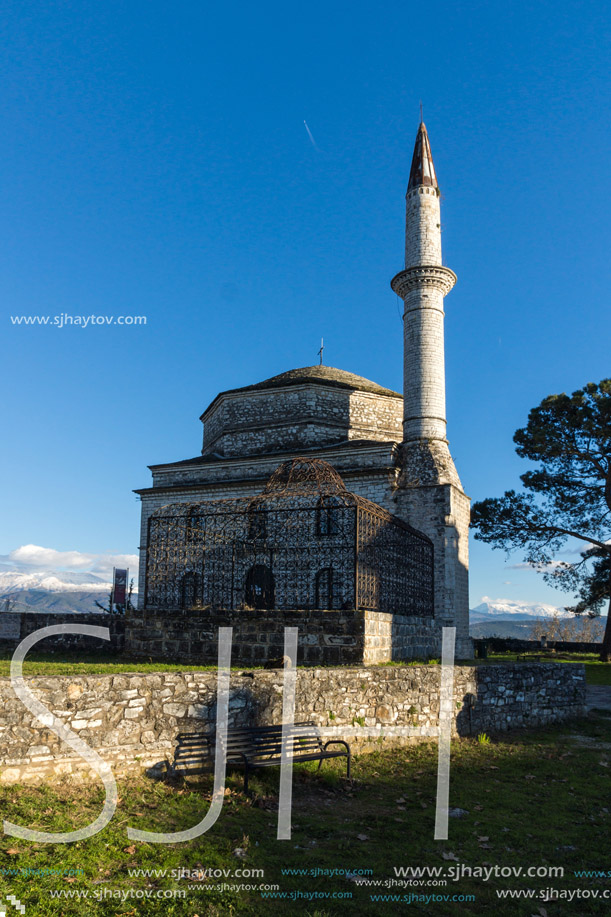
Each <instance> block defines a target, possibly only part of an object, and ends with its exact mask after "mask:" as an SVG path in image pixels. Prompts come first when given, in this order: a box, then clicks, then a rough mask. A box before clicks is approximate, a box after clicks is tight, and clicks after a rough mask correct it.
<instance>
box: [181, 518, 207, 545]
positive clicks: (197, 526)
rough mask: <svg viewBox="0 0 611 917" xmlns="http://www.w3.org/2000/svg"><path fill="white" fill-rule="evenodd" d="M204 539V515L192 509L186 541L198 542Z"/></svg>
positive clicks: (188, 542) (187, 542)
mask: <svg viewBox="0 0 611 917" xmlns="http://www.w3.org/2000/svg"><path fill="white" fill-rule="evenodd" d="M203 540H204V517H203V516H200V515H198V513H197V511H196V510H191V512H190V513H189V515H188V516H187V526H186V530H185V543H186V544H198V543H200V544H201V543H202V542H203Z"/></svg>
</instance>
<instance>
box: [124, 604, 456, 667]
mask: <svg viewBox="0 0 611 917" xmlns="http://www.w3.org/2000/svg"><path fill="white" fill-rule="evenodd" d="M229 626H231V627H232V628H233V642H232V651H231V660H232V664H233V665H264V664H265V663H266V662H270V661H272V660H277V659H278V658H280V657H282V655H283V652H284V629H285V627H298V628H299V641H298V648H297V663H298V664H299V665H358V664H359V663H364V664H365V665H371V664H374V663H379V662H393V661H400V660H404V659H422V660H428V659H429V658H430V657H433V656H439V655H440V653H441V628H440V625H439V624H438V623H437V622H436V621H435V619H434V618H426V617H422V618H421V617H410V616H406V615H391V614H382V613H381V612H377V611H354V610H349V611H322V610H312V609H309V610H301V611H274V610H269V611H252V610H250V611H248V610H247V611H245V610H239V609H238V610H235V611H223V612H213V611H201V612H198V611H186V612H178V611H167V612H153V611H137V612H133V613H130V615H129V617H128V620H127V632H126V638H125V652H126V653H127V654H128V655H129V656H130V657H132V656H134V657H139V658H147V659H148V658H152V659H180V660H181V662H197V663H199V664H201V663H202V662H211V663H216V661H217V658H218V628H219V627H229Z"/></svg>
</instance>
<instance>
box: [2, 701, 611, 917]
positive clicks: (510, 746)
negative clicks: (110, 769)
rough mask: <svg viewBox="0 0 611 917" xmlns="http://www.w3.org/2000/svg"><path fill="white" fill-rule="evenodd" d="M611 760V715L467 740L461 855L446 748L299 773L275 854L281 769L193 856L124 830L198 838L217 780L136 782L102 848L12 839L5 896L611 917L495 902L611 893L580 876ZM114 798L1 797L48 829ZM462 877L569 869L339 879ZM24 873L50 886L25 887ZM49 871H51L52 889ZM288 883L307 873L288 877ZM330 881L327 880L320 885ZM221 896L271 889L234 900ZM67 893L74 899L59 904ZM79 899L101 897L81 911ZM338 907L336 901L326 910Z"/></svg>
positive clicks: (55, 906)
mask: <svg viewBox="0 0 611 917" xmlns="http://www.w3.org/2000/svg"><path fill="white" fill-rule="evenodd" d="M610 752H611V719H609V718H605V717H600V716H598V717H592V716H591V717H589V718H588V719H587V720H580V721H576V722H571V723H566V724H562V725H558V726H556V727H553V728H549V729H546V730H541V731H537V732H520V733H514V734H507V735H505V736H504V737H502V738H499V739H494V740H492V741H490V743H489V744H482V743H480V742H478V741H477V740H476V739H461V740H458V741H456V742H454V743H453V746H452V769H451V786H450V805H451V806H452V807H459V808H460V809H462V810H464V814H463V815H462V816H461V817H453V818H451V819H450V824H449V839H448V840H447V841H435V840H434V839H433V830H434V817H435V793H436V762H437V747H436V745H435V744H434V743H430V744H425V745H419V746H414V747H411V748H404V749H388V750H380V751H379V752H376V753H373V754H369V755H361V756H357V757H356V760H355V762H354V774H353V777H354V779H353V780H352V781H351V782H348V781H347V780H345V778H344V777H343V776H342V775H343V768H342V765H341V764H340V763H339V762H338V763H337V764H336V763H335V762H326V763H325V764H324V766H323V769H322V771H321V772H319V773H317V772H316V770H315V765H307V764H306V765H299V766H296V767H295V773H294V799H293V833H292V837H291V839H290V840H284V841H279V840H276V824H277V805H278V797H277V787H278V770H277V769H275V768H274V769H270V770H269V771H266V772H263V773H264V776H263V777H260V778H257V779H255V780H253V790H254V791H255V792H254V796H253V797H251V798H248V797H246V796H245V795H244V794H243V792H242V781H241V777H240V775H239V773H231V774H230V777H229V779H228V782H227V791H226V797H225V804H224V807H223V811H222V813H221V815H220V818H219V820H218V821H217V823H216V824H215V825H214V826H213V827H212V828H211V830H210V831H209V832H208V833H206V834H204V835H202V836H201V837H199V838H198V839H197V840H195V841H191V842H188V843H186V844H173V845H152V844H143V843H137V842H133V843H132V842H130V841H129V840H128V838H127V835H126V827H127V826H128V825H133V826H137V827H139V828H144V829H149V830H156V831H176V830H180V829H184V828H187V827H190V826H192V825H194V824H196V823H197V822H198V821H199V820H200V819H201V818H202V817H203V815H204V814H205V812H206V811H207V808H208V805H209V800H210V790H211V780H210V779H209V778H205V779H204V781H203V782H202V783H201V784H200V785H198V786H185V785H184V784H182V783H179V782H174V783H172V782H163V781H159V782H154V781H152V780H149V779H147V778H145V777H142V778H134V779H131V780H123V781H121V782H120V784H119V796H120V801H119V806H118V809H117V812H116V813H115V816H114V818H113V820H112V822H111V823H110V824H109V825H108V826H107V827H106V828H105V829H104V830H103V831H101V832H100V833H98V834H97V835H95V836H94V837H93V838H91V839H89V840H86V841H81V842H78V843H72V844H65V845H60V844H52V845H46V844H37V843H31V842H27V841H23V840H19V839H16V838H14V837H7V836H4V837H3V838H2V840H1V841H0V889H1V892H2V896H4V895H7V894H13V895H16V896H17V897H18V898H19V899H20V900H21V901H22V902H23V903H24V904H25V905H26V907H27V910H26V917H32V915H37V917H51V915H53V917H70V915H79V917H82V915H85V917H89V915H92V917H97V915H121V917H136V915H138V917H140V915H144V917H147V915H151V917H161V915H169V917H195V915H198V917H204V915H209V917H217V915H225V914H227V915H236V917H239V915H264V914H269V915H280V914H287V913H288V914H304V915H309V917H335V915H339V917H341V915H347V914H348V915H360V914H372V915H373V914H377V915H380V917H385V915H396V914H397V913H398V912H405V913H407V912H409V913H416V914H440V915H450V914H452V915H454V914H459V915H463V914H464V915H476V914H482V913H490V914H495V915H500V917H505V915H518V917H522V915H524V917H530V915H536V917H545V915H547V917H554V915H565V914H575V915H579V917H582V915H590V914H603V913H608V901H607V907H605V906H604V902H603V901H602V900H599V901H597V900H595V899H594V898H592V897H588V898H582V899H581V900H573V902H572V903H568V902H567V901H566V900H564V899H563V900H561V901H560V902H558V903H553V902H546V901H544V900H543V899H542V898H539V899H533V900H529V901H528V900H521V901H519V900H511V901H506V900H504V899H500V898H499V897H497V892H498V891H502V890H508V889H514V890H520V889H521V890H526V889H534V890H535V891H536V893H537V894H540V893H541V892H542V891H543V890H544V889H548V888H550V887H551V888H556V889H558V890H559V891H560V892H562V893H563V894H564V895H566V894H567V893H568V892H569V891H570V892H575V891H576V890H578V889H579V890H582V891H585V892H587V893H588V894H591V893H592V892H594V891H598V892H599V893H600V894H602V891H603V889H611V872H609V878H607V879H603V878H594V877H590V878H585V877H577V876H575V875H574V872H575V871H578V870H606V869H609V854H610V852H611V850H610V841H609V837H610V832H609V806H610V798H609V760H610V757H611V755H610ZM102 798H103V797H102V792H101V790H100V789H98V788H96V787H90V786H89V787H88V786H76V785H74V784H71V783H64V784H62V785H59V786H55V787H53V788H51V787H49V786H44V787H40V788H33V787H29V788H24V787H10V786H9V787H3V788H0V807H1V811H2V814H3V817H4V818H7V819H9V820H10V821H13V822H15V823H17V824H22V825H24V826H27V827H32V828H37V829H39V830H46V831H50V830H54V831H66V830H73V829H74V828H76V827H79V826H81V825H85V824H86V823H88V822H89V821H91V820H93V819H94V818H95V817H96V816H97V815H98V814H99V812H100V810H101V802H102ZM461 864H466V865H467V866H469V867H480V868H481V867H486V868H487V869H488V870H490V869H493V868H494V867H495V866H498V867H503V868H508V867H515V868H518V867H522V869H523V870H524V871H526V869H527V868H528V867H535V868H536V867H555V868H560V869H562V870H564V876H559V875H557V876H555V877H553V878H550V877H549V876H541V877H539V878H526V877H519V878H510V877H501V876H496V877H495V876H494V874H493V873H492V874H491V873H488V875H489V878H488V880H486V878H485V874H484V875H483V876H481V877H480V878H474V877H463V878H460V879H459V880H458V881H455V880H454V879H453V878H452V876H453V875H455V873H454V874H452V873H450V874H449V875H445V877H443V878H439V879H437V880H435V881H437V882H444V881H445V882H446V883H447V884H444V885H435V886H426V885H418V886H416V885H412V886H409V885H408V886H406V887H400V886H395V887H394V888H389V887H387V886H385V885H384V884H380V885H367V884H362V883H359V882H357V881H355V878H354V877H350V876H346V875H345V874H343V873H342V874H337V873H336V874H335V875H330V874H329V871H331V870H336V871H337V870H339V871H340V872H341V871H346V872H348V873H355V872H357V871H358V870H370V872H366V874H365V877H366V878H367V881H370V882H380V883H385V882H386V881H387V880H395V879H396V878H397V876H396V873H395V871H394V867H407V866H410V867H424V866H426V867H436V868H440V869H441V870H443V871H447V870H448V869H449V868H453V869H455V870H456V869H460V868H461ZM138 868H140V869H147V870H168V871H169V870H172V869H173V870H178V869H180V868H183V869H187V870H193V871H194V873H193V875H191V876H190V878H184V879H181V880H178V879H177V878H175V877H171V876H169V875H166V876H165V877H164V876H162V875H160V874H158V875H156V876H155V875H149V877H142V876H137V877H136V876H133V875H130V870H133V869H138ZM206 868H208V869H210V868H215V869H224V870H229V872H228V873H227V877H226V878H222V879H221V878H210V877H208V878H207V879H206V880H202V879H201V877H200V878H197V876H196V875H195V873H196V872H197V870H201V869H206ZM237 869H249V870H250V869H259V870H263V874H262V875H259V876H257V877H255V878H253V877H250V876H247V877H244V876H242V877H236V876H235V875H234V874H233V871H235V870H237ZM8 870H10V871H12V873H13V874H9V873H8V872H7V871H8ZM19 870H21V871H24V870H30V871H32V870H38V873H36V874H34V873H32V872H30V874H29V875H27V874H25V873H23V872H22V873H21V874H17V873H18V871H19ZM45 870H47V871H49V870H51V871H52V872H51V873H50V874H46V875H43V874H42V872H41V871H45ZM79 870H81V871H82V872H78V871H79ZM283 870H284V872H283ZM286 870H304V871H306V872H307V873H308V874H305V872H304V873H303V874H301V875H297V874H293V875H289V874H287V873H286ZM316 870H319V871H321V872H319V873H318V875H314V872H315V871H316ZM324 870H327V873H326V874H325V872H324ZM62 871H63V872H64V874H63V875H60V874H59V873H61V872H62ZM70 871H74V874H70ZM221 882H225V883H226V884H228V885H230V886H235V885H237V884H240V883H242V884H246V885H256V886H257V888H255V889H250V890H241V891H240V890H231V888H229V889H228V890H225V891H220V890H219V888H220V883H221ZM261 885H265V886H270V885H271V886H278V891H279V893H282V894H284V893H286V894H288V895H289V896H292V898H290V897H289V898H288V899H285V900H280V899H278V898H273V897H262V895H264V894H265V893H266V890H265V889H261V888H259V887H258V886H261ZM176 889H178V890H182V891H184V892H185V897H184V898H182V899H177V898H174V899H171V898H166V899H160V900H159V899H156V898H155V899H153V898H152V897H151V898H148V899H146V900H143V899H139V898H137V897H129V896H130V895H131V896H135V895H144V894H146V893H150V894H151V895H156V894H158V893H159V892H161V893H162V894H163V893H164V892H167V893H170V892H172V891H173V890H176ZM57 892H60V893H62V894H65V895H68V896H69V897H65V896H63V897H61V898H57V897H52V893H57ZM77 892H79V893H81V894H82V893H88V895H89V897H88V898H87V900H86V901H84V900H83V899H81V900H78V899H77V898H76V893H77ZM267 892H268V894H276V891H274V890H270V889H268V890H267ZM72 893H74V895H73V894H72ZM94 893H95V894H97V896H98V897H97V898H94V897H93V895H94ZM119 893H122V894H123V895H124V900H123V901H121V900H120V899H119V898H118V897H117V896H118V894H119ZM331 895H335V896H336V897H335V898H331V897H327V896H331ZM338 895H341V896H350V897H337V896H338ZM376 895H379V896H384V895H386V896H388V895H399V896H401V897H403V896H410V895H416V896H418V895H421V896H426V895H437V896H454V895H457V896H473V898H474V900H463V901H460V902H458V901H451V902H450V901H447V900H434V901H431V900H429V901H428V902H426V901H423V900H418V899H417V898H416V899H412V900H411V901H409V902H408V901H405V900H403V901H389V900H386V901H384V900H373V899H372V896H376ZM10 912H11V911H10V910H9V911H8V913H10Z"/></svg>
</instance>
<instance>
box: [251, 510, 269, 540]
mask: <svg viewBox="0 0 611 917" xmlns="http://www.w3.org/2000/svg"><path fill="white" fill-rule="evenodd" d="M248 537H249V538H250V539H251V540H255V539H257V538H267V513H266V512H264V511H263V510H260V509H257V510H253V511H251V512H249V513H248Z"/></svg>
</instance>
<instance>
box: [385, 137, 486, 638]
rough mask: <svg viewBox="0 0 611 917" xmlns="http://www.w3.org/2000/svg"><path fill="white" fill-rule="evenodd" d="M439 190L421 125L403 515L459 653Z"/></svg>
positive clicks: (449, 276) (410, 208) (457, 532)
mask: <svg viewBox="0 0 611 917" xmlns="http://www.w3.org/2000/svg"><path fill="white" fill-rule="evenodd" d="M439 197H440V192H439V186H438V184H437V176H436V174H435V166H434V165H433V157H432V154H431V145H430V142H429V137H428V134H427V130H426V127H425V126H424V124H423V123H422V122H421V123H420V127H419V128H418V134H417V136H416V144H415V146H414V155H413V157H412V165H411V170H410V175H409V182H408V185H407V194H406V198H405V199H406V219H405V269H404V270H402V271H400V272H399V273H398V274H397V275H396V276H395V277H393V279H392V281H391V286H392V289H393V290H394V291H395V293H396V294H397V295H398V296H400V297H401V299H402V300H403V303H404V312H403V340H404V354H403V445H402V449H401V455H402V459H401V474H400V478H399V489H398V491H397V492H396V495H395V500H396V505H397V514H398V515H400V516H401V517H402V518H404V519H405V520H406V521H407V522H409V523H410V524H411V525H413V526H414V527H415V528H418V529H420V530H421V531H423V532H425V533H426V534H427V535H428V536H429V538H431V539H432V540H433V543H434V546H435V619H436V622H437V623H438V624H439V625H452V624H454V625H456V628H457V654H458V655H459V656H468V655H472V653H471V646H470V643H469V596H468V567H469V554H468V537H469V505H470V501H469V498H468V497H466V496H465V494H464V492H463V489H462V485H461V483H460V479H459V477H458V474H457V472H456V468H455V467H454V462H453V460H452V457H451V455H450V450H449V448H448V440H447V437H446V404H445V366H444V311H443V300H444V296H445V295H446V294H447V293H449V292H450V290H451V289H452V287H453V286H454V284H455V283H456V274H454V272H453V271H451V270H450V269H449V268H447V267H444V266H443V264H442V260H441V218H440V208H439Z"/></svg>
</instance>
